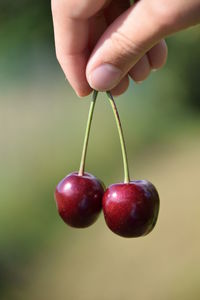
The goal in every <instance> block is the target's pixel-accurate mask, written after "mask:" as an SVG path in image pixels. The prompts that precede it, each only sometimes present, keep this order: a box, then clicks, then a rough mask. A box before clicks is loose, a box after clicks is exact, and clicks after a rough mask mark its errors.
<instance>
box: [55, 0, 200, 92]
mask: <svg viewBox="0 0 200 300" xmlns="http://www.w3.org/2000/svg"><path fill="white" fill-rule="evenodd" d="M52 15H53V24H54V33H55V46H56V55H57V59H58V61H59V63H60V65H61V67H62V69H63V71H64V73H65V75H66V77H67V79H68V81H69V82H70V84H71V86H72V87H73V89H74V90H75V92H76V93H77V95H79V96H86V95H88V94H90V92H91V90H92V89H96V90H100V91H106V90H111V91H112V93H113V95H119V94H122V93H123V92H124V91H125V90H126V89H127V88H128V85H129V78H131V79H133V80H134V81H136V82H141V81H143V80H144V79H146V78H147V77H148V75H149V74H150V72H151V70H153V69H159V68H161V67H162V66H163V65H164V64H165V62H166V59H167V46H166V43H165V41H164V38H165V37H166V36H168V35H171V34H173V33H175V32H178V31H180V30H183V29H185V28H188V27H190V26H194V25H196V24H198V23H199V22H200V0H190V1H188V0H173V1H172V0H151V1H149V0H139V1H137V2H136V3H135V4H134V5H133V6H132V7H130V5H129V1H127V0H95V1H94V0H52ZM111 67H114V69H113V68H112V69H111ZM113 70H114V71H113ZM97 71H98V72H97ZM111 71H112V72H111Z"/></svg>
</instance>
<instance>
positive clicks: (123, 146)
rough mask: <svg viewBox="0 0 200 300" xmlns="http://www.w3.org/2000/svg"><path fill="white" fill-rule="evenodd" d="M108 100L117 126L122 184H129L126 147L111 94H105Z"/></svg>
mask: <svg viewBox="0 0 200 300" xmlns="http://www.w3.org/2000/svg"><path fill="white" fill-rule="evenodd" d="M106 93H107V96H108V99H109V101H110V104H111V107H112V110H113V113H114V116H115V121H116V124H117V129H118V133H119V140H120V145H121V150H122V158H123V164H124V183H129V182H130V176H129V168H128V158H127V152H126V145H125V140H124V135H123V130H122V125H121V121H120V117H119V113H118V110H117V106H116V104H115V101H114V99H113V96H112V94H111V92H106Z"/></svg>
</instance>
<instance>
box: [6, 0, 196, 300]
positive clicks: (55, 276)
mask: <svg viewBox="0 0 200 300" xmlns="http://www.w3.org/2000/svg"><path fill="white" fill-rule="evenodd" d="M199 29H200V28H199V27H198V26H197V27H195V28H192V29H190V30H187V31H185V32H182V33H179V34H177V35H176V36H173V37H170V38H168V39H167V42H168V46H169V59H168V63H167V65H166V67H165V68H164V69H163V70H161V71H159V72H157V73H153V74H152V75H151V76H150V78H149V79H148V80H147V81H146V82H144V83H143V84H141V85H135V84H133V85H131V86H130V88H129V90H128V91H127V92H126V93H125V94H124V95H123V96H121V97H120V100H119V101H117V102H118V106H119V110H120V115H121V118H122V123H123V125H124V131H125V135H126V140H127V147H128V154H129V160H130V168H131V174H133V175H134V176H136V177H138V176H140V175H141V177H142V178H143V177H145V178H147V177H148V178H147V179H150V180H152V181H153V182H154V183H155V184H156V185H158V189H159V190H160V191H161V193H162V197H161V200H162V205H161V209H162V207H163V210H161V216H160V224H158V227H157V229H156V230H157V231H156V232H155V233H152V236H151V237H149V238H147V239H145V240H144V241H143V240H142V241H138V240H137V241H127V240H123V239H119V238H117V237H115V236H114V235H112V234H111V233H109V232H108V231H107V229H106V228H105V226H104V225H103V222H102V220H100V221H99V222H97V224H96V225H94V227H92V228H91V229H88V230H86V231H84V232H83V231H73V230H72V229H70V228H68V227H66V226H65V225H64V224H63V223H62V221H61V220H60V219H59V218H58V216H57V212H56V208H55V204H54V201H53V190H54V187H55V184H56V183H57V182H58V181H59V180H60V179H61V178H62V177H64V176H65V175H66V173H69V172H71V171H73V170H76V169H77V167H78V164H79V159H80V154H81V153H80V152H81V146H82V138H83V133H84V126H85V122H86V117H87V110H88V104H89V103H88V101H80V100H79V99H77V98H76V96H75V95H74V93H73V92H72V90H71V88H70V87H69V85H68V84H67V83H66V81H65V80H64V76H63V74H62V71H61V70H60V69H59V66H58V64H57V62H56V58H55V53H54V44H53V28H52V21H51V11H50V1H30V0H29V1H25V0H19V1H16V2H14V1H11V0H9V1H8V0H7V1H6V0H1V2H0V88H1V96H0V165H1V171H0V298H1V299H6V300H8V299H15V300H17V299H20V300H22V299H27V298H28V299H35V298H36V299H45V298H48V299H54V298H55V297H56V295H57V293H59V290H60V287H61V290H62V293H61V292H60V293H61V294H59V296H60V298H61V299H62V297H63V295H64V294H65V293H66V290H67V291H68V293H67V294H66V297H68V298H67V299H70V300H71V299H76V300H79V299H81V300H84V299H87V300H89V299H94V298H95V299H97V300H98V299H101V300H102V299H108V298H109V299H111V300H112V299H115V300H118V299H122V298H125V299H126V298H130V297H131V295H132V293H133V287H132V284H133V282H136V285H135V286H134V293H135V295H137V297H136V298H137V299H146V298H147V295H148V299H154V300H157V299H159V300H165V299H181V300H184V299H189V296H188V295H190V293H192V296H191V298H192V299H193V300H194V299H195V300H196V299H199V297H200V292H199V287H198V278H199V275H200V274H199V273H200V270H199V268H198V266H199V264H198V257H199V255H198V251H200V244H199V242H198V241H197V240H195V236H198V230H199V229H200V228H199V225H198V222H197V221H198V219H199V209H200V207H199V205H198V201H197V200H198V198H199V190H198V180H197V179H198V177H199V167H198V166H199V155H198V153H199V152H198V151H199V149H200V146H199V144H198V143H197V142H196V140H197V139H198V136H199V130H200V121H199V112H200V88H199V83H198V80H199V74H198V73H199V68H200V60H199V53H200V43H199V38H200V30H199ZM87 99H89V97H88V98H87ZM66 100H67V101H66ZM106 102H107V101H106V99H105V96H103V95H100V97H99V101H98V103H97V108H96V112H95V119H94V124H93V128H94V129H95V130H92V133H91V140H90V145H89V152H88V159H87V168H88V170H89V171H91V172H92V173H94V174H96V175H97V176H98V177H100V178H102V179H103V180H104V181H105V183H106V184H107V185H108V184H109V183H110V182H114V181H119V180H121V178H122V165H121V153H120V148H119V142H118V136H117V132H116V128H115V123H114V120H113V116H112V113H111V110H110V108H109V106H108V105H107V103H106ZM102 120H103V121H102ZM111 137H112V138H111ZM185 149H186V150H185ZM116 162H119V163H116ZM188 175H189V178H190V179H189V182H188V181H187V179H188ZM146 176H147V177H146ZM138 178H139V177H138ZM193 182H194V186H193V185H192V183H193ZM169 186H173V187H172V189H169ZM191 199H192V200H191ZM193 199H194V202H193V205H190V204H189V201H193ZM180 207H181V213H180V210H179V209H180ZM181 214H182V216H181ZM169 216H170V217H169ZM177 219H178V220H177ZM177 223H178V225H177V227H175V228H174V224H177ZM105 244H106V245H105ZM147 248H148V249H149V251H147V252H148V253H146V254H145V251H144V249H145V250H146V249H147ZM175 248H176V249H177V251H175V250H176V249H175ZM121 250H122V251H121ZM158 251H160V252H158ZM124 253H125V255H124ZM95 254H96V255H95ZM155 260H158V262H159V263H158V264H155V263H154V261H155ZM171 261H172V262H173V263H171ZM139 262H140V263H139ZM132 264H133V266H134V268H132V267H131V265H132ZM146 266H148V267H146ZM119 268H120V269H122V270H123V271H122V272H121V273H120V270H119ZM147 269H148V270H147ZM54 270H55V273H54ZM156 272H157V273H156ZM105 274H107V275H105ZM145 274H146V275H145ZM152 274H153V275H152ZM70 275H72V276H70ZM108 275H109V276H110V277H112V276H113V278H114V279H113V282H111V283H110V288H109V287H108V294H109V297H106V291H107V289H106V288H105V289H104V291H103V292H101V291H100V288H99V286H102V282H104V284H105V285H106V283H107V282H108V281H109V278H108ZM65 278H66V279H65ZM76 278H78V280H79V282H78V284H75V280H76ZM123 278H126V279H127V278H130V280H128V281H126V280H125V279H124V281H122V279H123ZM132 278H133V279H132ZM137 278H138V281H137ZM150 278H151V284H152V285H151V286H150V285H149V284H148V282H149V280H150ZM170 278H171V279H170ZM90 280H91V281H92V280H93V284H92V287H91V288H90V289H89V281H90ZM94 280H96V281H95V282H94ZM103 280H104V281H103ZM110 280H111V281H112V278H111V279H110ZM142 280H144V286H143V287H142V288H140V285H141V282H142ZM115 281H116V282H115ZM132 281H133V282H132ZM60 282H61V283H60ZM99 282H101V284H99ZM121 282H122V285H123V286H121ZM127 282H128V283H127ZM157 282H158V284H157ZM186 282H187V283H188V284H185V283H186ZM114 283H115V284H114ZM54 284H55V287H54ZM65 285H66V288H65ZM157 285H158V286H160V289H159V288H158V287H157ZM120 286H121V287H120ZM183 286H184V288H183ZM56 287H57V288H56ZM117 287H120V288H117ZM125 287H127V290H125ZM48 289H49V290H50V292H49V293H48ZM54 289H55V290H54ZM88 290H89V291H90V292H89V291H88ZM115 290H116V292H115ZM96 291H97V295H96V296H95V292H96ZM120 292H121V294H120ZM136 292H137V293H136ZM145 292H146V294H145ZM184 292H185V294H184ZM73 293H74V294H73ZM121 295H122V297H121ZM149 295H150V298H149ZM117 297H118V298H117ZM65 299H66V298H65Z"/></svg>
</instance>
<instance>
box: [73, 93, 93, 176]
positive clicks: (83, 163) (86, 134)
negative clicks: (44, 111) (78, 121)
mask: <svg viewBox="0 0 200 300" xmlns="http://www.w3.org/2000/svg"><path fill="white" fill-rule="evenodd" d="M97 95H98V92H97V91H95V90H94V92H93V95H92V100H91V103H90V108H89V113H88V119H87V125H86V130H85V137H84V142H83V150H82V156H81V163H80V168H79V172H78V175H79V176H83V175H84V170H85V160H86V154H87V148H88V141H89V135H90V128H91V124H92V118H93V113H94V107H95V103H96V99H97Z"/></svg>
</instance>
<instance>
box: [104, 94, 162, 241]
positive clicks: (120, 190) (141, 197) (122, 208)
mask: <svg viewBox="0 0 200 300" xmlns="http://www.w3.org/2000/svg"><path fill="white" fill-rule="evenodd" d="M107 95H108V98H109V101H110V104H111V107H112V110H113V113H114V116H115V120H116V124H117V128H118V132H119V138H120V144H121V149H122V157H123V164H124V183H117V184H112V185H111V186H109V187H108V189H107V190H106V192H105V194H104V197H103V212H104V217H105V221H106V223H107V225H108V227H109V228H110V229H111V230H112V231H113V232H114V233H116V234H118V235H120V236H123V237H138V236H142V235H146V234H148V233H149V232H150V231H151V230H152V229H153V228H154V226H155V224H156V221H157V217H158V211H159V202H160V201H159V195H158V192H157V190H156V188H155V187H154V185H153V184H152V183H150V182H148V181H146V180H134V181H130V176H129V168H128V159H127V153H126V146H125V141H124V136H123V131H122V126H121V121H120V117H119V114H118V111H117V107H116V104H115V101H114V99H113V97H112V95H111V93H110V92H107Z"/></svg>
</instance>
